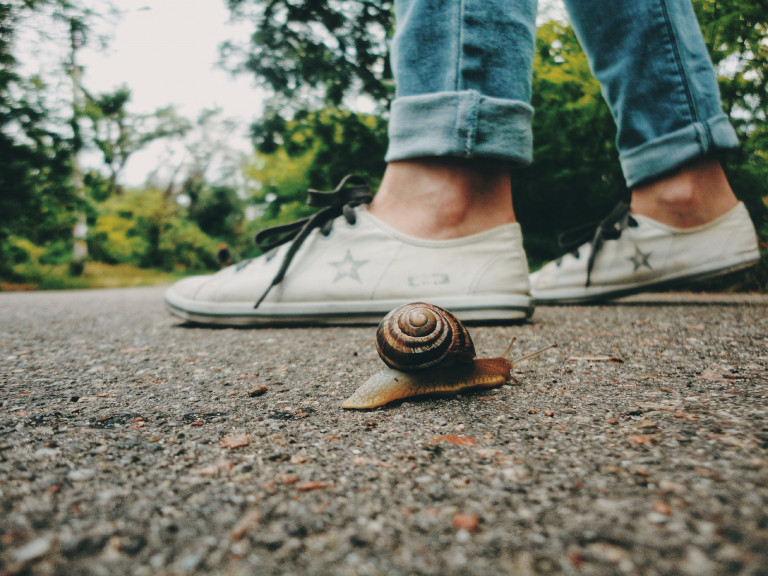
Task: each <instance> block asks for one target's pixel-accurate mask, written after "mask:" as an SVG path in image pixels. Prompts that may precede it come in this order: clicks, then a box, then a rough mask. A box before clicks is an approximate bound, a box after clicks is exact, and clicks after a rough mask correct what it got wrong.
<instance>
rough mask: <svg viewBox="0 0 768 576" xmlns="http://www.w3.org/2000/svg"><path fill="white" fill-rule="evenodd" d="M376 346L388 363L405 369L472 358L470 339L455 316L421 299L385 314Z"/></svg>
mask: <svg viewBox="0 0 768 576" xmlns="http://www.w3.org/2000/svg"><path fill="white" fill-rule="evenodd" d="M376 348H377V349H378V351H379V356H381V359H382V360H383V361H384V363H385V364H386V365H387V366H389V367H390V368H394V369H395V370H402V371H404V372H410V371H415V370H423V369H425V368H429V367H431V366H436V365H437V364H440V363H442V362H446V363H448V362H453V361H456V360H458V361H465V362H468V361H471V360H472V359H473V358H474V357H475V345H474V344H473V343H472V338H471V337H470V336H469V332H467V329H466V328H465V327H464V325H463V324H462V323H461V322H459V320H458V318H456V316H454V315H453V314H451V313H450V312H448V311H447V310H445V309H443V308H440V307H439V306H435V305H433V304H425V303H423V302H414V303H412V304H405V305H403V306H400V307H398V308H395V309H394V310H392V311H391V312H390V313H389V314H387V315H386V316H385V317H384V319H383V320H382V321H381V323H380V324H379V328H378V330H377V331H376Z"/></svg>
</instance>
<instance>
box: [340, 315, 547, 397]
mask: <svg viewBox="0 0 768 576" xmlns="http://www.w3.org/2000/svg"><path fill="white" fill-rule="evenodd" d="M556 346H557V345H556V344H553V345H552V346H547V347H546V348H543V349H541V350H538V351H536V352H533V353H532V354H528V355H527V356H523V357H522V358H519V359H517V360H515V361H510V360H508V359H507V358H506V357H496V358H475V346H474V344H473V343H472V338H471V337H470V336H469V332H467V329H466V328H465V327H464V326H463V325H462V324H461V322H459V320H458V319H457V318H456V317H455V316H454V315H453V314H451V313H450V312H448V311H447V310H444V309H443V308H440V307H439V306H434V305H432V304H424V303H422V302H417V303H414V304H406V305H404V306H401V307H399V308H395V309H394V310H392V312H390V313H389V314H387V316H385V317H384V319H383V320H382V321H381V323H380V324H379V328H378V330H377V332H376V348H377V349H378V350H379V356H381V359H382V360H383V361H384V363H385V364H387V366H389V368H387V369H385V370H382V371H381V372H378V373H376V374H374V375H373V376H371V377H370V378H369V379H368V380H367V381H366V382H365V383H364V384H363V385H362V386H360V387H359V388H358V389H357V390H355V392H354V394H352V396H350V397H349V398H347V399H346V400H345V401H344V402H343V403H342V405H341V407H342V408H350V409H369V408H376V407H378V406H383V405H384V404H388V403H389V402H393V401H395V400H402V399H404V398H412V397H415V396H426V395H429V396H448V395H453V394H459V393H461V392H464V391H465V390H471V389H474V388H495V387H497V386H501V385H502V384H505V383H506V382H509V381H510V380H512V369H513V368H514V367H515V366H516V365H518V364H519V363H520V362H523V361H525V360H528V359H529V358H533V357H534V356H538V355H539V354H541V353H542V352H544V350H549V349H550V348H554V347H556ZM510 347H511V343H510ZM508 352H509V348H507V352H505V354H504V356H506V354H507V353H508Z"/></svg>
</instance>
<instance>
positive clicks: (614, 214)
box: [559, 202, 637, 286]
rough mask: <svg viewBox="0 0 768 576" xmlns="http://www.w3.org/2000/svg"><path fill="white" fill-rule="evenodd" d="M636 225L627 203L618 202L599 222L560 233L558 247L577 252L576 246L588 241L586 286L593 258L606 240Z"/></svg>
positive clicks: (590, 273) (593, 262)
mask: <svg viewBox="0 0 768 576" xmlns="http://www.w3.org/2000/svg"><path fill="white" fill-rule="evenodd" d="M636 226H637V220H635V219H634V218H632V216H631V215H630V213H629V204H627V203H626V202H619V203H618V204H617V205H616V207H615V208H614V209H613V210H611V212H610V213H609V214H608V216H606V217H605V218H603V219H602V220H600V221H599V222H591V223H589V224H584V225H583V226H579V227H578V228H573V229H572V230H567V231H566V232H563V233H562V234H561V235H560V238H559V242H560V247H561V248H563V249H564V250H566V251H568V252H574V253H576V254H578V252H577V250H578V247H579V246H581V245H582V244H584V243H585V242H589V244H590V248H591V250H590V253H589V260H587V284H586V285H587V286H589V285H590V284H591V281H592V268H594V266H595V258H596V257H597V253H598V252H599V251H600V248H602V247H603V243H604V242H605V241H606V240H616V239H617V238H619V237H620V236H621V233H622V232H623V231H624V230H625V229H626V228H628V227H630V228H634V227H636Z"/></svg>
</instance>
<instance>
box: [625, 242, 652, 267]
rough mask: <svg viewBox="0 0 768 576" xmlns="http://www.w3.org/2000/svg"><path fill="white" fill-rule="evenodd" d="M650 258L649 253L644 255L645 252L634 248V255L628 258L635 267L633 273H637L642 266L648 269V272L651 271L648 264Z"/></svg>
mask: <svg viewBox="0 0 768 576" xmlns="http://www.w3.org/2000/svg"><path fill="white" fill-rule="evenodd" d="M650 257H651V252H648V253H647V254H646V253H645V252H643V251H642V250H640V248H638V247H637V246H635V255H634V256H630V257H629V259H630V260H631V261H632V264H634V266H635V270H634V272H637V271H638V270H640V268H642V267H643V266H645V267H646V268H648V270H653V268H651V264H650V262H648V258H650Z"/></svg>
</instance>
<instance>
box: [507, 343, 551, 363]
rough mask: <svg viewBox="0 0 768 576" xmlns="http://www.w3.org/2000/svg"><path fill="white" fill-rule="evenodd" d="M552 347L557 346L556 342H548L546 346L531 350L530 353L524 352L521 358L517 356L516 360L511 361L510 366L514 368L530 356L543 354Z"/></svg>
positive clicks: (534, 356)
mask: <svg viewBox="0 0 768 576" xmlns="http://www.w3.org/2000/svg"><path fill="white" fill-rule="evenodd" d="M552 348H557V344H550V345H549V346H547V347H546V348H542V349H541V350H536V352H531V353H530V354H526V355H525V356H523V357H522V358H518V359H517V360H515V361H514V362H512V368H514V367H515V366H517V365H518V364H522V363H523V362H525V361H526V360H530V359H531V358H536V356H538V355H539V354H543V353H544V352H546V351H547V350H550V349H552Z"/></svg>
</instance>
